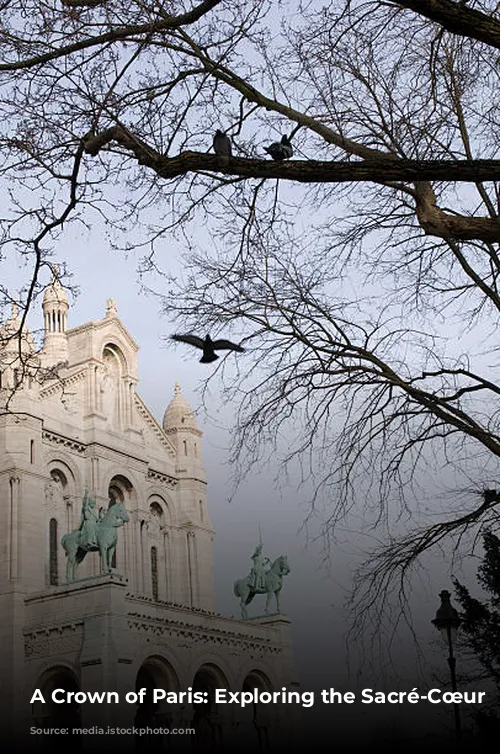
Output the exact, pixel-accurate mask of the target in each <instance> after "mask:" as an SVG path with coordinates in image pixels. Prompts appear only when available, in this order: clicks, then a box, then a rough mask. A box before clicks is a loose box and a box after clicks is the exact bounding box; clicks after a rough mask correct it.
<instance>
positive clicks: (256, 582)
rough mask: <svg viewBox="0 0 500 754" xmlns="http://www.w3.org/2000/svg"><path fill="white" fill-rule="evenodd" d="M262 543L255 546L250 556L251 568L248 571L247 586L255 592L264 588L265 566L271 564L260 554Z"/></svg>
mask: <svg viewBox="0 0 500 754" xmlns="http://www.w3.org/2000/svg"><path fill="white" fill-rule="evenodd" d="M262 547H263V545H262V542H261V543H260V544H259V545H257V547H256V548H255V552H254V554H253V555H252V560H253V566H252V570H251V571H250V577H249V582H248V585H249V586H250V587H251V588H252V589H253V590H255V591H257V590H258V589H265V588H266V573H267V571H266V566H267V565H268V564H270V563H271V561H270V560H269V558H266V556H265V555H263V554H262Z"/></svg>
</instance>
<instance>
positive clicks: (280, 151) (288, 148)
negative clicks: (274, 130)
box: [264, 135, 293, 162]
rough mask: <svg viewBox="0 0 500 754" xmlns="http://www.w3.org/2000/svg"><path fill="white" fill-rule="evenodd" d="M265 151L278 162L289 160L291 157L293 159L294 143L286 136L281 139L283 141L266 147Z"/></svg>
mask: <svg viewBox="0 0 500 754" xmlns="http://www.w3.org/2000/svg"><path fill="white" fill-rule="evenodd" d="M264 149H265V151H266V152H267V153H268V154H270V155H271V157H272V158H273V160H276V162H281V161H282V160H289V159H290V157H293V147H292V143H291V141H290V139H289V138H288V136H286V135H285V136H282V137H281V141H275V142H274V143H273V144H271V145H270V146H269V147H264Z"/></svg>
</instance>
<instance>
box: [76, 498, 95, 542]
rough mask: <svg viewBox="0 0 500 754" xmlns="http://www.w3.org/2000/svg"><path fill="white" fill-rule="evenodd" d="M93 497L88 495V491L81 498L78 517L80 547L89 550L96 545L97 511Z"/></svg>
mask: <svg viewBox="0 0 500 754" xmlns="http://www.w3.org/2000/svg"><path fill="white" fill-rule="evenodd" d="M95 502H96V501H95V498H94V497H89V496H88V491H87V490H85V494H84V496H83V500H82V516H81V519H80V527H79V531H80V547H83V548H84V549H86V550H89V549H90V548H91V547H97V546H98V543H97V521H98V513H97V511H96V508H95Z"/></svg>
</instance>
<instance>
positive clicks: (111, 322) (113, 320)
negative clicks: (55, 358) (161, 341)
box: [67, 316, 139, 353]
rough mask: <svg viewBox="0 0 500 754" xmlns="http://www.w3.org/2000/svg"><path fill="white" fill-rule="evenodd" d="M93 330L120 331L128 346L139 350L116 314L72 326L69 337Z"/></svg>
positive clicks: (68, 333) (135, 350) (68, 332)
mask: <svg viewBox="0 0 500 754" xmlns="http://www.w3.org/2000/svg"><path fill="white" fill-rule="evenodd" d="M91 330H93V331H96V330H108V331H109V332H110V333H112V332H115V333H116V332H118V333H119V334H120V335H121V336H122V337H123V338H124V340H125V343H126V345H127V346H129V347H130V348H131V349H132V350H133V351H134V352H136V353H137V351H138V350H139V346H138V345H137V343H136V342H135V340H134V339H133V337H132V336H131V334H130V333H129V331H128V330H127V328H126V327H125V325H124V324H123V322H122V321H121V319H119V318H118V317H116V316H115V317H105V318H104V319H98V320H97V321H94V322H86V323H85V324H84V325H80V326H79V327H72V328H71V329H70V330H68V331H67V335H68V338H71V337H72V336H74V335H80V334H82V333H85V332H87V331H91Z"/></svg>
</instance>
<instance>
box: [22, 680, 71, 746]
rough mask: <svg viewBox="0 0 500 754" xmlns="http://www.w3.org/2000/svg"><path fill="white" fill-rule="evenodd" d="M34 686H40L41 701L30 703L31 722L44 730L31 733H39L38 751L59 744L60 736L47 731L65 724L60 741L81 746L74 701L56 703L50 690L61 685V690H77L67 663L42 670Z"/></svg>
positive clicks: (62, 726) (37, 687)
mask: <svg viewBox="0 0 500 754" xmlns="http://www.w3.org/2000/svg"><path fill="white" fill-rule="evenodd" d="M35 688H36V689H40V691H41V692H42V696H43V698H44V699H45V704H43V703H42V702H39V701H35V702H33V704H32V705H31V715H32V719H33V724H34V726H35V727H36V728H37V729H40V730H42V731H45V732H43V733H41V734H35V735H36V736H37V737H39V751H51V752H52V751H54V749H56V748H57V747H58V746H59V745H60V744H61V736H58V735H56V734H54V733H50V732H49V731H51V730H54V729H56V730H57V729H61V728H65V729H67V730H68V733H67V734H66V735H65V736H64V742H65V744H67V745H68V748H69V749H71V750H72V751H79V750H80V749H81V748H82V737H81V735H80V734H79V733H78V732H77V729H79V728H81V724H82V723H81V714H80V706H79V705H78V704H77V703H76V702H74V701H70V702H66V703H65V704H56V703H55V702H53V701H52V692H53V691H55V689H63V691H65V692H69V691H73V692H77V691H80V685H79V683H78V679H77V677H76V676H75V674H74V673H73V672H72V671H71V670H70V669H69V668H67V667H64V666H56V667H53V668H50V669H48V670H46V671H45V672H44V673H43V675H42V676H41V677H40V678H39V679H38V681H37V683H36V685H35Z"/></svg>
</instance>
